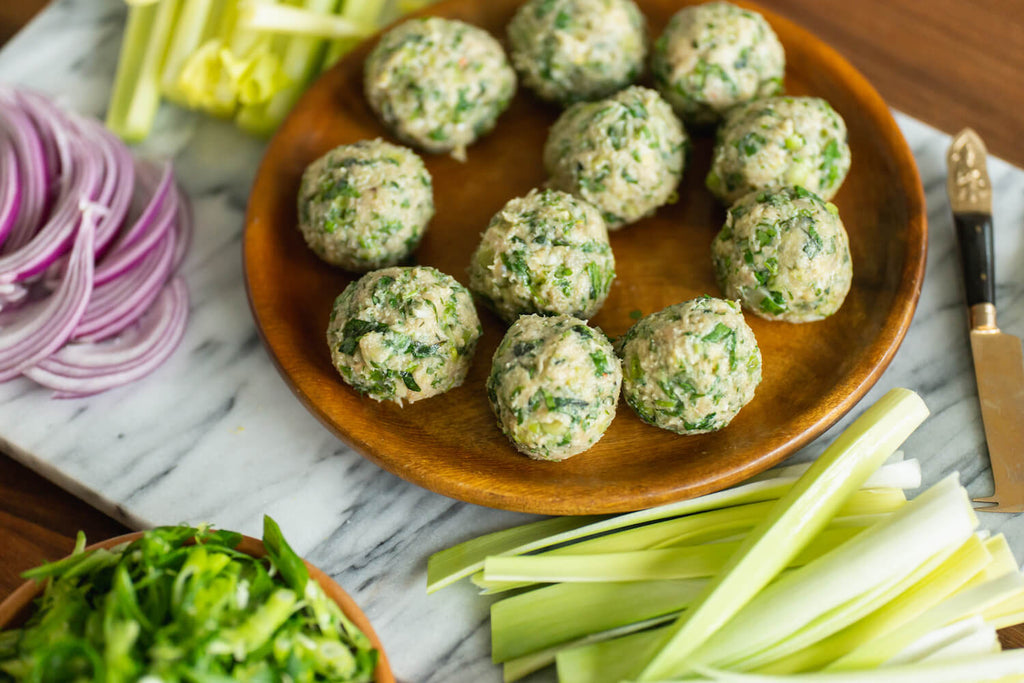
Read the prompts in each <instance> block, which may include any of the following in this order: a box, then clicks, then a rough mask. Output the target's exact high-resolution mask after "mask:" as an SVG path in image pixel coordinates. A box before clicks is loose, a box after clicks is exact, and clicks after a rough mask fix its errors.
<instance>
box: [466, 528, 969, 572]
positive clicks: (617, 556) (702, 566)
mask: <svg viewBox="0 0 1024 683" xmlns="http://www.w3.org/2000/svg"><path fill="white" fill-rule="evenodd" d="M861 531H862V529H858V528H847V529H826V530H825V531H823V532H822V533H821V534H820V535H819V536H818V537H817V538H815V539H814V540H813V541H812V542H811V543H810V544H809V545H808V546H807V547H806V548H804V550H803V551H802V552H800V553H799V554H798V555H797V556H796V558H795V559H794V560H793V562H792V565H791V566H801V565H804V564H807V563H808V562H810V561H811V560H814V559H816V558H818V557H820V556H822V555H824V554H825V553H826V552H828V551H830V550H832V549H834V548H835V547H836V546H838V545H840V544H842V543H844V542H846V541H848V540H850V539H851V538H853V537H854V536H855V535H857V534H858V533H860V532H861ZM979 543H980V542H979ZM739 546H740V543H739V542H738V541H736V542H730V543H712V544H707V545H698V546H688V547H683V548H665V549H660V550H638V551H633V552H625V553H605V554H599V555H567V556H559V555H554V554H546V555H527V556H517V557H491V558H488V559H487V561H486V562H485V564H484V577H485V578H486V579H488V580H493V581H530V582H532V583H554V582H596V581H655V580H667V579H694V578H701V577H710V576H714V575H715V574H716V573H718V571H719V570H721V568H722V566H723V565H725V563H726V561H727V560H728V559H729V557H730V556H731V555H732V554H733V553H734V552H735V551H736V550H737V549H738V548H739Z"/></svg>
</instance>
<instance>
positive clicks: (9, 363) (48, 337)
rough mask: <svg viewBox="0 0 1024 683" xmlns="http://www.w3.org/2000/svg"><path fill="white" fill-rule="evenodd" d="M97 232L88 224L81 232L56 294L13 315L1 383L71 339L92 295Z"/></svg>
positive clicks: (1, 356)
mask: <svg viewBox="0 0 1024 683" xmlns="http://www.w3.org/2000/svg"><path fill="white" fill-rule="evenodd" d="M95 234H96V230H95V228H94V227H93V225H92V224H91V223H90V222H89V221H84V222H83V223H82V225H81V227H80V228H79V230H78V236H77V237H76V238H75V243H74V246H73V247H72V249H71V259H70V260H69V261H68V272H67V275H66V276H65V278H64V281H63V282H61V284H60V287H59V288H58V289H57V291H55V292H54V293H53V295H52V296H51V297H50V298H48V299H46V300H45V301H43V302H40V303H38V304H36V305H32V306H26V307H24V308H21V309H19V310H17V311H15V312H14V313H13V314H12V317H13V318H14V320H13V321H11V320H10V319H8V321H7V324H6V325H5V327H4V329H3V331H0V382H2V381H6V380H9V379H14V378H15V377H17V376H18V375H20V374H21V373H22V372H23V371H24V370H25V369H26V368H28V367H31V366H33V365H35V364H36V363H38V362H39V361H40V360H42V359H44V358H46V357H47V356H49V355H50V354H52V353H53V352H54V351H56V350H57V349H59V348H60V347H61V346H63V345H64V343H65V342H66V341H67V340H68V338H69V337H70V336H71V333H72V331H74V329H75V326H76V325H78V321H79V320H80V319H81V318H82V314H83V313H84V312H85V307H86V305H87V304H88V303H89V295H90V294H91V293H92V272H93V254H92V248H93V238H94V236H95Z"/></svg>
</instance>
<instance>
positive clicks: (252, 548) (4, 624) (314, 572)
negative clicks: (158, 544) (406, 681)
mask: <svg viewBox="0 0 1024 683" xmlns="http://www.w3.org/2000/svg"><path fill="white" fill-rule="evenodd" d="M143 533H144V532H142V531H135V532H133V533H130V534H124V535H123V536H115V537H114V538H108V539H107V540H105V541H100V542H99V543H94V544H92V545H90V546H89V547H88V548H87V550H91V549H93V548H113V547H114V546H117V545H121V544H122V543H131V542H132V541H134V540H135V539H137V538H139V537H140V536H142V534H143ZM236 550H238V551H239V552H243V553H246V554H247V555H252V556H253V557H264V556H265V555H266V554H267V551H266V550H265V549H264V548H263V541H260V540H259V539H256V538H252V537H251V536H242V541H241V542H240V543H239V544H238V546H237V547H236ZM303 561H304V562H305V560H303ZM306 567H307V568H308V569H309V576H310V578H312V579H313V580H315V581H316V582H317V583H319V584H320V587H321V588H323V589H324V593H326V594H327V597H329V598H330V599H331V600H333V601H334V602H336V603H337V604H338V607H340V608H341V611H342V612H344V614H345V616H346V617H348V618H349V619H350V620H351V621H352V623H353V624H355V625H356V626H357V627H358V628H359V630H360V631H362V632H363V633H365V634H366V637H367V638H369V639H370V642H371V643H373V646H374V647H375V648H377V652H378V653H379V657H378V660H377V668H376V670H375V671H374V677H373V680H374V681H376V683H395V677H394V675H393V674H392V673H391V666H390V665H389V664H388V658H387V655H385V654H384V647H383V646H382V645H381V644H380V639H379V638H377V634H376V633H374V631H373V627H372V626H370V620H369V619H367V618H366V615H365V614H363V611H362V610H361V609H359V606H358V605H356V603H355V601H354V600H352V598H351V597H349V595H348V593H346V592H345V591H343V590H342V589H341V586H339V585H338V584H337V583H335V582H334V580H333V579H331V577H329V576H327V574H324V573H323V572H322V571H320V570H319V569H317V568H316V567H314V566H313V565H311V564H310V563H309V562H306ZM44 586H45V584H44V583H37V582H35V581H28V582H27V583H23V584H22V585H21V586H19V587H18V588H17V590H15V591H14V592H13V593H11V594H10V595H9V596H8V597H7V599H6V600H4V601H3V602H0V630H3V629H6V628H11V627H14V626H18V625H20V624H22V623H24V622H25V620H26V619H28V617H29V615H30V614H31V613H32V602H33V601H34V600H35V599H36V598H37V597H38V596H39V595H40V594H41V593H42V592H43V587H44Z"/></svg>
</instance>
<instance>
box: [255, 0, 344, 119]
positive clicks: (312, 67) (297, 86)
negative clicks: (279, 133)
mask: <svg viewBox="0 0 1024 683" xmlns="http://www.w3.org/2000/svg"><path fill="white" fill-rule="evenodd" d="M337 5H338V0H302V7H303V8H304V9H305V10H308V11H310V12H316V13H318V14H326V13H328V12H333V11H334V10H335V8H336V7H337ZM259 7H270V8H273V7H282V8H283V6H278V5H262V4H261V5H259ZM326 45H327V44H326V43H325V42H324V41H323V40H322V39H320V38H311V37H307V36H296V37H294V38H292V39H291V40H290V41H288V43H287V46H286V47H285V49H284V55H283V57H282V59H281V69H282V71H283V73H284V75H285V76H286V77H287V78H288V84H287V85H285V86H284V87H283V88H281V89H280V90H278V91H277V92H276V93H275V94H274V95H273V97H271V98H270V100H269V101H268V102H265V103H261V104H256V105H251V106H244V107H242V109H241V110H240V111H239V112H238V117H237V119H236V122H237V123H238V125H239V127H241V128H242V130H245V131H247V132H249V133H251V134H253V135H259V136H267V135H270V134H271V133H273V132H274V130H276V129H277V127H278V126H279V125H281V122H282V121H284V118H285V116H287V115H288V112H289V111H291V109H292V107H293V106H295V103H296V102H297V101H298V99H299V97H301V96H302V93H303V92H305V90H306V88H307V87H308V86H309V83H310V81H311V80H312V78H313V76H315V75H316V74H317V73H318V72H319V69H320V64H321V62H322V61H323V57H324V50H325V49H326Z"/></svg>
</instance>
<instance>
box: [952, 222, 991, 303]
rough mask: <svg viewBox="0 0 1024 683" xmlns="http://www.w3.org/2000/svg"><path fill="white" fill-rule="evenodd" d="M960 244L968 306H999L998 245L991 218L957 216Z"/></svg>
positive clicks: (957, 232)
mask: <svg viewBox="0 0 1024 683" xmlns="http://www.w3.org/2000/svg"><path fill="white" fill-rule="evenodd" d="M953 220H954V221H955V222H956V236H957V241H958V242H960V266H961V267H962V268H963V271H964V290H965V291H966V292H967V306H968V307H970V306H974V305H975V304H994V303H995V302H996V286H995V282H996V278H995V263H994V262H995V245H994V243H993V239H992V216H990V215H989V214H985V213H958V214H956V215H955V216H953Z"/></svg>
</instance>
